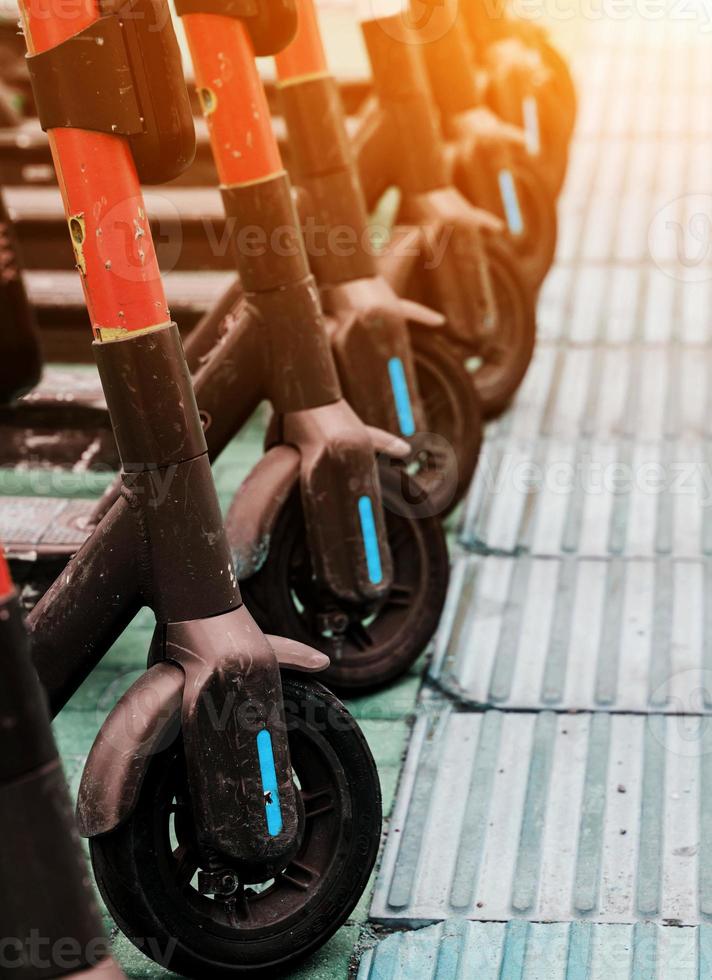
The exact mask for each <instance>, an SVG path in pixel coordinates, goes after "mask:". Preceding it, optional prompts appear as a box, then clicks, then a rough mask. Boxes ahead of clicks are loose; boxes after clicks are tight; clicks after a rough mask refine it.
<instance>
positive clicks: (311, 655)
mask: <svg viewBox="0 0 712 980" xmlns="http://www.w3.org/2000/svg"><path fill="white" fill-rule="evenodd" d="M242 608H244V607H242ZM217 618H218V619H221V618H222V617H217ZM267 640H268V642H269V645H270V647H271V648H272V650H273V651H274V654H275V656H276V658H277V661H278V662H279V665H280V667H282V668H284V669H288V670H295V671H300V672H307V673H314V672H316V671H321V670H324V669H325V668H326V667H327V666H328V664H329V659H328V657H326V656H325V655H324V654H321V653H318V652H317V651H316V650H312V648H311V647H307V646H305V645H304V644H302V643H299V642H297V641H296V640H290V639H285V638H284V637H271V636H269V637H267ZM185 686H186V675H185V672H184V670H183V669H182V667H181V666H179V665H178V664H176V663H174V662H172V661H162V662H160V663H156V664H154V665H153V666H152V667H151V668H150V669H149V670H148V671H147V672H146V673H145V674H143V675H142V676H141V677H140V678H139V679H138V680H137V681H136V682H135V684H133V686H132V687H131V688H130V689H129V690H128V691H127V692H126V694H124V696H123V697H122V698H121V699H120V700H119V701H118V703H117V704H116V706H115V707H114V708H113V710H112V711H111V713H110V714H109V716H108V718H107V719H106V721H105V722H104V725H103V726H102V728H101V731H100V732H99V735H98V736H97V739H96V741H95V742H94V745H93V746H92V749H91V752H90V753H89V758H88V759H87V763H86V766H85V767H84V773H83V775H82V781H81V785H80V788H79V798H78V802H77V822H78V826H79V830H80V832H81V834H82V835H83V836H84V837H98V836H99V835H100V834H106V833H109V832H110V831H112V830H114V829H115V828H116V827H118V826H119V825H120V824H122V823H123V822H124V821H125V820H127V819H128V817H129V816H130V815H131V813H132V812H133V810H134V808H135V806H136V803H137V801H138V798H139V794H140V792H141V786H142V785H143V780H144V777H145V775H146V772H147V770H148V766H149V764H150V762H151V760H152V758H153V757H154V756H155V755H156V753H158V752H160V751H161V750H162V749H165V748H167V747H168V746H169V745H171V744H172V743H173V741H174V740H175V739H176V738H177V737H178V734H179V732H180V729H181V713H182V708H183V702H184V690H185Z"/></svg>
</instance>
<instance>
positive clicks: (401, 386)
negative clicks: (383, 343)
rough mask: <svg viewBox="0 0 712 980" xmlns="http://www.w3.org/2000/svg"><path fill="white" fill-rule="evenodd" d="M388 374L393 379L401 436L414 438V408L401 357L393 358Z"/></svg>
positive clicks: (389, 364)
mask: <svg viewBox="0 0 712 980" xmlns="http://www.w3.org/2000/svg"><path fill="white" fill-rule="evenodd" d="M388 374H389V376H390V379H391V388H392V389H393V400H394V401H395V403H396V412H397V413H398V425H399V426H400V430H401V435H404V436H412V435H413V434H414V433H415V422H414V420H413V408H412V406H411V404H410V393H409V391H408V381H407V379H406V376H405V368H404V367H403V361H401V359H400V357H392V358H391V359H390V360H389V362H388Z"/></svg>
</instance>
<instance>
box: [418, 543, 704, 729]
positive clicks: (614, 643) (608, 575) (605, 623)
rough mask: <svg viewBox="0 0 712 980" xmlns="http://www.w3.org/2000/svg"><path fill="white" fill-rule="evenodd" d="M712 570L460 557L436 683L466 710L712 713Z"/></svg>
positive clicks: (667, 561) (673, 562) (440, 638)
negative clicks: (711, 599)
mask: <svg viewBox="0 0 712 980" xmlns="http://www.w3.org/2000/svg"><path fill="white" fill-rule="evenodd" d="M710 595H712V560H710V559H699V560H691V561H687V560H679V559H672V558H657V559H640V560H638V559H622V558H614V559H610V560H606V561H602V560H600V559H586V558H577V557H566V558H531V557H520V558H505V557H486V558H485V557H479V556H477V557H475V556H469V557H465V556H463V557H460V558H459V559H457V560H456V562H455V565H454V568H453V571H452V576H451V582H450V590H449V593H448V600H447V605H446V608H445V612H444V615H443V618H442V621H441V624H440V629H439V631H438V635H437V637H436V641H435V653H434V656H433V660H432V663H431V665H430V668H429V676H430V678H431V680H432V681H433V685H434V687H435V688H436V689H439V690H441V691H442V692H443V693H445V694H447V695H448V696H451V697H453V698H456V699H457V700H458V701H459V702H461V703H463V704H465V705H467V704H469V705H493V706H498V707H507V708H513V709H520V708H525V709H534V708H536V709H538V708H557V709H560V708H564V709H566V710H592V711H636V712H665V713H672V714H697V713H706V712H709V711H710V710H712V609H711V608H710V605H709V602H706V601H705V597H706V596H710Z"/></svg>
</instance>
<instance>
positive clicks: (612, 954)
mask: <svg viewBox="0 0 712 980" xmlns="http://www.w3.org/2000/svg"><path fill="white" fill-rule="evenodd" d="M710 976H712V927H710V926H707V925H704V926H699V927H696V928H695V927H693V928H689V929H673V928H666V927H663V926H656V925H653V924H637V925H634V926H631V925H593V924H591V923H588V922H573V923H536V922H532V923H528V922H521V921H515V922H510V923H508V924H507V925H505V924H504V923H500V922H490V923H482V922H467V921H465V920H462V919H454V920H449V921H447V922H445V923H442V924H439V925H436V926H430V927H428V928H426V929H419V930H417V931H416V932H398V933H395V934H394V935H392V936H389V937H388V938H387V939H384V940H382V941H381V942H380V943H379V944H378V945H377V946H376V947H375V948H374V949H370V950H368V951H367V952H366V953H365V954H364V956H363V958H362V960H361V966H360V969H359V972H358V980H474V978H476V980H707V978H708V977H710Z"/></svg>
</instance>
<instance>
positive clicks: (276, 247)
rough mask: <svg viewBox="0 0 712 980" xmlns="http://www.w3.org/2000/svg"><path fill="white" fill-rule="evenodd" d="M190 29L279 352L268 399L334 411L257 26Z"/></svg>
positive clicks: (197, 22)
mask: <svg viewBox="0 0 712 980" xmlns="http://www.w3.org/2000/svg"><path fill="white" fill-rule="evenodd" d="M183 23H184V26H185V32H186V37H187V39H188V45H189V47H190V52H191V56H192V60H193V66H194V69H195V76H196V84H197V86H198V93H199V96H200V99H201V103H202V107H203V112H204V114H205V118H206V120H207V123H208V131H209V134H210V141H211V146H212V151H213V157H214V159H215V165H216V167H217V171H218V177H219V179H220V184H221V191H222V196H223V202H224V205H225V213H226V217H227V220H228V222H229V223H230V224H231V225H233V226H234V228H235V231H236V233H235V234H234V235H233V236H232V241H233V243H234V246H235V259H236V265H237V270H238V272H239V274H240V279H241V281H242V285H243V289H244V292H245V295H246V298H247V301H248V303H250V305H251V306H253V308H254V309H255V310H256V312H257V313H258V315H259V316H260V317H261V319H262V321H263V329H264V339H265V343H266V344H267V346H268V349H269V351H270V356H269V357H268V364H269V366H270V368H271V370H270V371H269V372H268V373H269V375H270V376H269V377H268V378H267V381H266V384H267V395H268V397H269V399H270V401H271V402H272V404H273V406H274V408H275V410H276V411H277V412H278V413H286V412H294V411H302V410H304V409H309V408H316V407H319V406H322V405H328V404H331V403H333V402H335V401H337V400H338V399H339V398H340V397H341V390H340V387H339V382H338V378H337V376H336V371H335V369H334V364H333V361H332V358H331V351H330V349H329V343H328V339H327V337H326V332H325V330H324V328H323V323H322V317H321V308H320V306H319V302H318V296H317V293H316V288H315V285H314V280H313V278H312V276H311V273H310V270H309V264H308V261H307V256H306V252H305V250H304V244H303V242H302V238H301V234H300V231H299V220H298V217H297V213H296V208H295V204H294V201H293V199H292V193H291V187H290V183H289V179H288V177H287V175H286V173H285V171H284V168H283V165H282V160H281V158H280V155H279V148H278V146H277V141H276V139H275V137H274V133H273V131H272V123H271V119H270V113H269V107H268V105H267V98H266V95H265V92H264V88H263V85H262V81H261V79H260V77H259V74H258V72H257V68H256V65H255V58H254V50H253V48H252V43H251V41H250V37H249V34H248V31H247V28H246V27H245V25H244V24H243V23H242V22H241V21H239V20H237V19H235V18H234V17H228V16H222V15H217V14H202V13H201V14H197V13H195V14H194V13H189V14H185V15H183Z"/></svg>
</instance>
